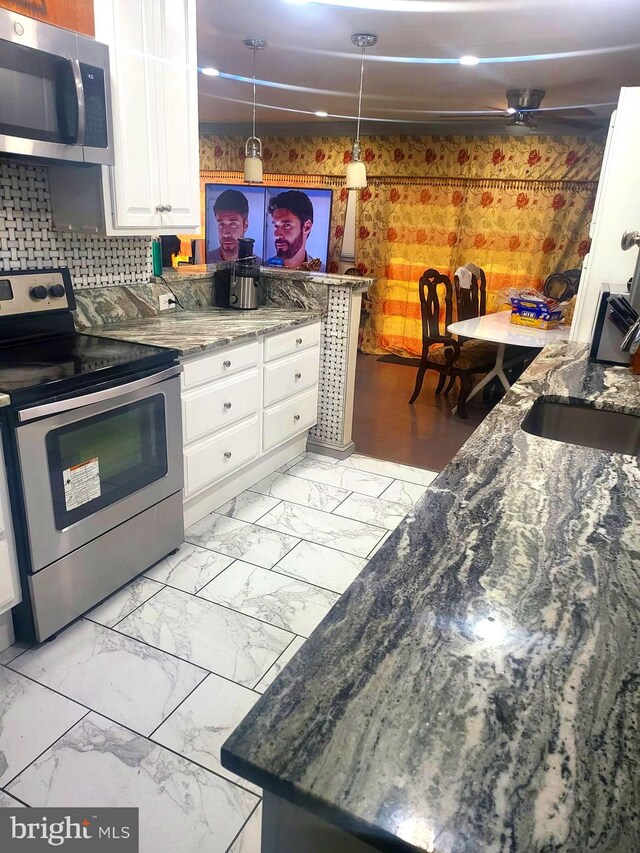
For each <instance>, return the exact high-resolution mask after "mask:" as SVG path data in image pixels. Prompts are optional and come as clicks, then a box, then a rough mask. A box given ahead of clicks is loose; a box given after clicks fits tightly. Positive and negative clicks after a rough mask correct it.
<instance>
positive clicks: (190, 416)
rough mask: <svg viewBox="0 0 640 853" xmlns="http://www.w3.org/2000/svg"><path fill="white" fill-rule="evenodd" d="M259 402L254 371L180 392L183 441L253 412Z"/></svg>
mask: <svg viewBox="0 0 640 853" xmlns="http://www.w3.org/2000/svg"><path fill="white" fill-rule="evenodd" d="M259 401H260V381H259V378H258V371H257V370H255V369H254V370H247V371H245V372H244V373H241V374H240V375H239V376H233V377H231V378H230V379H221V380H220V381H219V382H214V383H213V384H212V385H207V386H205V387H204V388H197V389H196V390H195V391H187V392H185V393H184V394H183V395H182V429H183V433H184V441H185V444H189V443H190V442H192V441H197V440H198V439H200V438H203V437H204V436H205V435H209V434H210V433H212V432H217V431H218V430H221V429H225V428H226V427H228V426H231V424H234V423H236V421H241V420H243V419H244V418H248V417H249V415H253V414H254V413H255V412H257V410H258V404H259Z"/></svg>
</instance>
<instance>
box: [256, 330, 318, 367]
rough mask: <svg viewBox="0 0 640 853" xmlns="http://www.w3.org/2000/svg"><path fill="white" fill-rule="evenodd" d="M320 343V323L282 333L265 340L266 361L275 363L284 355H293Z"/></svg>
mask: <svg viewBox="0 0 640 853" xmlns="http://www.w3.org/2000/svg"><path fill="white" fill-rule="evenodd" d="M319 342H320V323H312V324H310V325H308V326H298V327H297V328H295V329H291V331H289V332H280V334H279V335H271V336H270V337H268V338H265V339H264V360H265V361H273V359H274V358H281V357H282V356H283V355H291V353H293V352H298V350H301V349H305V348H306V347H312V346H315V344H318V343H319Z"/></svg>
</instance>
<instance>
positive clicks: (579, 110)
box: [536, 107, 595, 118]
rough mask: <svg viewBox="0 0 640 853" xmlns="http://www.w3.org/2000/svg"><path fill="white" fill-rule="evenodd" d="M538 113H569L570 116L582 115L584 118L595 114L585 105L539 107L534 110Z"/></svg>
mask: <svg viewBox="0 0 640 853" xmlns="http://www.w3.org/2000/svg"><path fill="white" fill-rule="evenodd" d="M536 112H539V113H554V112H558V113H571V115H572V116H584V117H585V118H586V117H588V116H595V113H594V112H593V110H589V109H587V108H586V107H540V109H539V110H536Z"/></svg>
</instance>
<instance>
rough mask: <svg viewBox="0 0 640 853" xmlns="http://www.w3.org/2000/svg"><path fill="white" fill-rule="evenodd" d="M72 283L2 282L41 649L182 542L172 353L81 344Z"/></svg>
mask: <svg viewBox="0 0 640 853" xmlns="http://www.w3.org/2000/svg"><path fill="white" fill-rule="evenodd" d="M74 308H75V300H74V296H73V290H72V286H71V278H70V275H69V271H68V270H66V269H55V270H53V269H52V270H41V271H37V272H12V273H7V274H1V273H0V391H2V392H4V393H5V394H8V395H9V397H10V400H11V402H10V405H9V406H6V407H2V408H0V428H1V429H2V443H3V448H4V454H5V461H6V463H7V470H8V475H9V489H10V495H11V509H12V518H13V523H14V530H15V535H16V542H17V549H18V560H19V565H20V575H21V581H22V590H23V602H22V604H21V605H19V606H18V607H17V608H16V609H15V610H14V622H15V627H16V636H18V637H20V638H27V639H35V640H37V641H38V642H39V641H41V640H44V639H47V638H48V637H51V636H52V635H54V634H55V633H57V632H58V631H59V630H60V629H61V628H62V627H64V626H65V625H67V624H68V623H69V622H71V621H73V620H74V619H76V618H77V617H78V616H80V615H81V614H82V613H84V612H86V611H87V610H88V609H89V608H91V607H93V606H94V605H95V604H97V603H98V602H99V601H101V600H102V599H103V598H105V597H106V596H107V595H109V594H110V593H112V592H113V591H114V590H116V589H118V588H119V587H120V586H122V585H123V584H125V583H126V582H127V581H129V580H130V579H131V578H133V577H135V576H136V575H137V574H139V573H140V572H142V571H144V570H145V569H147V568H148V567H149V566H150V565H152V564H153V563H155V562H157V561H158V560H160V559H162V558H163V557H164V556H166V555H167V554H168V553H169V552H171V551H173V550H175V549H176V548H177V547H178V546H179V545H180V544H181V542H182V541H183V537H184V529H183V514H182V484H183V465H182V421H181V409H180V377H179V374H180V371H181V369H182V368H181V366H180V364H179V363H178V353H177V352H176V351H175V350H170V349H163V348H161V347H154V346H147V345H143V344H135V343H128V342H123V341H112V340H108V339H106V338H98V337H92V336H91V335H87V334H78V333H76V331H75V328H74V323H73V316H72V313H71V312H72V310H73V309H74Z"/></svg>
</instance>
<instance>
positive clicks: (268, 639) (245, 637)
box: [118, 587, 291, 716]
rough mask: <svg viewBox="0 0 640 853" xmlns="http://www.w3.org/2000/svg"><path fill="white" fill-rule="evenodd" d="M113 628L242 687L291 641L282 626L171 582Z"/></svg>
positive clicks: (252, 681) (259, 674) (255, 679)
mask: <svg viewBox="0 0 640 853" xmlns="http://www.w3.org/2000/svg"><path fill="white" fill-rule="evenodd" d="M118 631H122V632H123V633H125V634H128V635H129V636H131V637H135V638H136V639H139V640H143V641H144V642H145V643H149V644H150V645H151V646H155V647H157V648H158V649H162V650H163V651H165V652H169V653H170V654H172V655H176V656H177V657H179V658H182V660H185V661H190V662H191V663H193V664H196V665H197V666H202V667H204V668H205V669H208V670H210V671H211V672H216V673H218V675H222V676H224V677H225V678H230V679H231V680H232V681H235V682H237V683H238V684H243V685H244V686H245V687H253V685H254V684H256V683H257V682H258V681H259V680H260V679H261V678H262V676H263V675H264V673H265V672H266V671H267V670H268V669H269V667H270V666H271V664H272V663H273V662H274V661H275V660H276V658H277V657H278V656H279V655H280V654H281V652H282V651H283V650H284V649H285V648H286V647H287V645H288V644H289V642H290V641H291V634H290V633H288V632H287V631H283V630H281V629H280V628H276V627H274V626H272V625H265V624H264V622H259V621H258V620H257V619H252V618H251V617H250V616H245V615H244V614H242V613H236V612H235V611H233V610H229V609H228V608H226V607H221V606H220V605H218V604H214V603H213V602H211V601H207V600H205V599H204V598H196V597H195V596H193V595H188V594H187V593H185V592H181V591H180V590H177V589H172V588H171V587H165V588H164V589H163V590H162V592H159V593H158V594H157V595H154V597H153V598H152V599H150V600H149V601H148V602H147V603H146V604H143V605H142V607H139V608H138V609H137V610H135V611H134V612H133V613H132V614H131V616H128V617H127V618H126V619H124V620H123V621H122V622H121V623H120V624H119V625H118ZM165 716H166V715H165Z"/></svg>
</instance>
